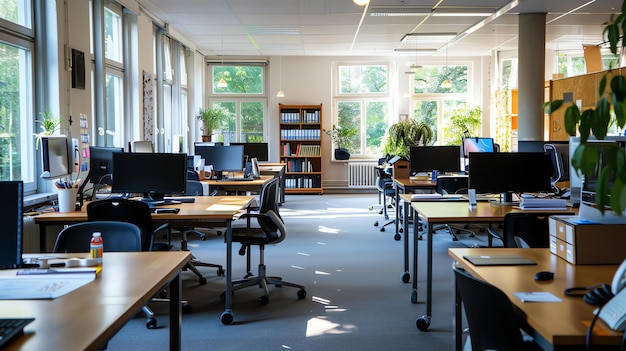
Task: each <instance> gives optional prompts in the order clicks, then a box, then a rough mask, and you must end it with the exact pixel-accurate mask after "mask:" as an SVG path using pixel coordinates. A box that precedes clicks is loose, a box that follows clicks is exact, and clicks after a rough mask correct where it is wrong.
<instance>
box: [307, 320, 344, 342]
mask: <svg viewBox="0 0 626 351" xmlns="http://www.w3.org/2000/svg"><path fill="white" fill-rule="evenodd" d="M354 329H356V328H355V326H354V325H341V324H339V323H334V322H331V321H329V320H327V319H326V317H314V318H311V319H309V320H308V322H307V325H306V337H307V338H309V337H313V336H320V335H324V334H348V333H352V330H354Z"/></svg>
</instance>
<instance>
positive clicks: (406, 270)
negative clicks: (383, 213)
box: [401, 202, 416, 283]
mask: <svg viewBox="0 0 626 351" xmlns="http://www.w3.org/2000/svg"><path fill="white" fill-rule="evenodd" d="M409 208H412V207H411V205H410V204H409V203H407V202H405V203H404V272H403V273H402V277H401V279H402V282H403V283H408V282H409V281H410V280H411V273H409ZM414 230H416V228H414Z"/></svg>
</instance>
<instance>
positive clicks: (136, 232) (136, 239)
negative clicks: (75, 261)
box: [52, 221, 142, 252]
mask: <svg viewBox="0 0 626 351" xmlns="http://www.w3.org/2000/svg"><path fill="white" fill-rule="evenodd" d="M94 232H100V233H101V234H102V241H103V243H104V251H106V252H131V251H142V245H141V244H142V243H141V230H140V229H139V227H137V226H136V225H134V224H132V223H126V222H116V221H95V222H82V223H77V224H72V225H70V226H68V227H66V228H64V229H63V230H61V232H60V233H59V235H58V236H57V240H56V242H55V243H54V248H53V249H52V251H53V252H88V251H89V243H90V242H91V236H92V234H93V233H94Z"/></svg>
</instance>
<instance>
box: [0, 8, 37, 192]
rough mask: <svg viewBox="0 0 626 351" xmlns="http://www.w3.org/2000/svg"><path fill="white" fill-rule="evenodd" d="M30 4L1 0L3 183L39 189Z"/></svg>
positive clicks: (0, 140)
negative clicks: (36, 174) (22, 183)
mask: <svg viewBox="0 0 626 351" xmlns="http://www.w3.org/2000/svg"><path fill="white" fill-rule="evenodd" d="M31 24H32V10H31V2H30V1H28V0H22V1H18V0H13V1H9V0H0V180H23V181H24V183H25V188H26V190H27V191H34V190H35V189H36V182H35V179H36V178H35V164H36V162H35V159H34V156H35V151H34V141H35V140H34V138H33V133H34V125H35V119H36V117H37V116H36V113H35V112H34V100H33V86H34V85H33V82H34V75H33V55H32V52H33V49H34V40H35V38H34V34H33V31H32V30H31V27H32V25H31Z"/></svg>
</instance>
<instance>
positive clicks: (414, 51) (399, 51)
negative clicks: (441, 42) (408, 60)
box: [393, 49, 437, 56]
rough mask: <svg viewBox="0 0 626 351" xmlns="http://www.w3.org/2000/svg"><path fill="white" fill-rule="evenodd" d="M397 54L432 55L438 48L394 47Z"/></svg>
mask: <svg viewBox="0 0 626 351" xmlns="http://www.w3.org/2000/svg"><path fill="white" fill-rule="evenodd" d="M393 51H394V52H395V53H396V54H401V55H402V54H404V55H413V54H415V55H421V56H425V55H432V54H434V53H436V52H437V49H394V50H393Z"/></svg>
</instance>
